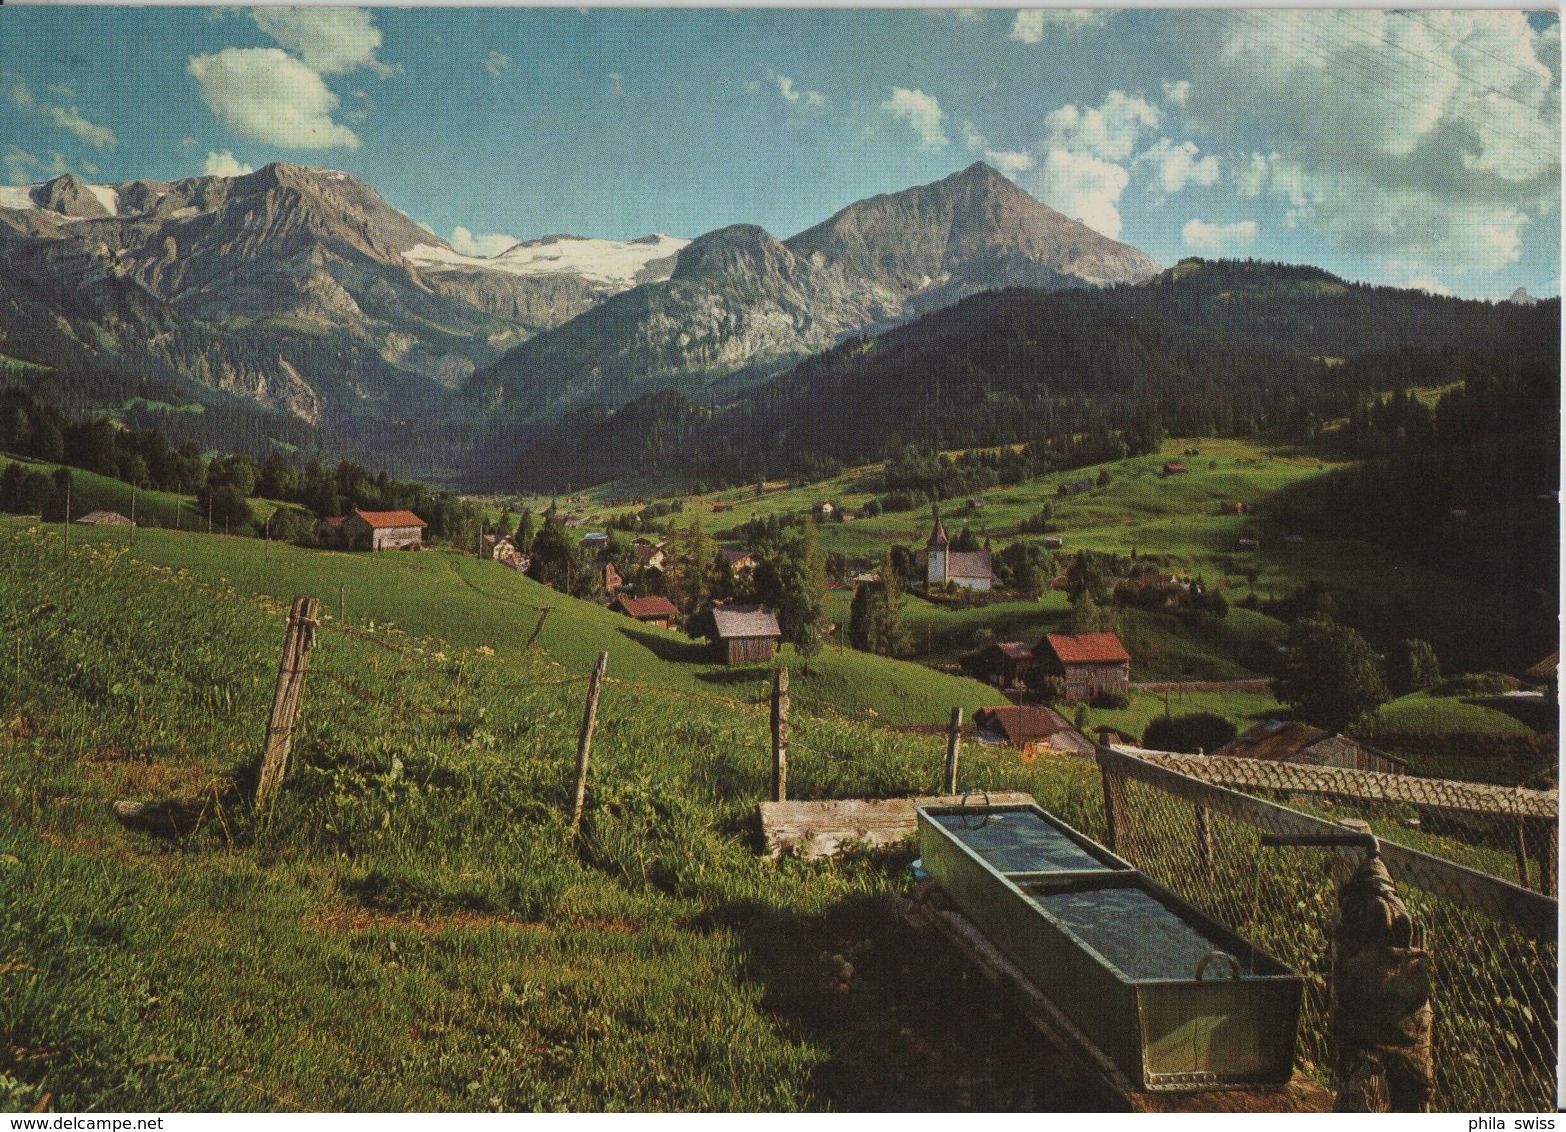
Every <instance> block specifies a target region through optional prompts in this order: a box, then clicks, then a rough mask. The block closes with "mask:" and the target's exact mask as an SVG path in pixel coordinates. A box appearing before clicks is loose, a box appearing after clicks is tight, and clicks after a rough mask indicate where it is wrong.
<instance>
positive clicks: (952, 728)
mask: <svg viewBox="0 0 1566 1132" xmlns="http://www.w3.org/2000/svg"><path fill="white" fill-rule="evenodd" d="M961 753H962V708H960V707H954V708H952V721H951V723H950V724H949V725H948V726H947V728H946V776H945V777H944V778H943V779H942V780H941V790H942V792H943V793H946V794H955V793H957V757H958V756H959V755H960V754H961Z"/></svg>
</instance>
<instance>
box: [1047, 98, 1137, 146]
mask: <svg viewBox="0 0 1566 1132" xmlns="http://www.w3.org/2000/svg"><path fill="white" fill-rule="evenodd" d="M1162 120H1163V114H1162V112H1161V111H1160V110H1159V109H1158V107H1156V106H1154V105H1153V104H1152V103H1150V102H1148V101H1147V99H1145V98H1143V97H1142V96H1141V95H1139V94H1127V93H1126V92H1125V91H1123V90H1112V91H1110V92H1109V93H1108V94H1107V95H1105V96H1104V101H1103V103H1102V104H1101V105H1099V106H1096V107H1094V106H1086V107H1082V106H1077V105H1076V104H1075V103H1069V102H1068V103H1067V104H1066V105H1065V106H1062V107H1061V108H1060V109H1059V110H1054V111H1051V112H1050V113H1049V114H1048V115H1047V116H1046V117H1045V119H1044V128H1045V132H1046V135H1047V137H1048V144H1050V145H1051V146H1054V147H1056V148H1060V149H1071V150H1077V151H1086V152H1088V153H1091V154H1093V155H1094V156H1095V157H1101V158H1103V159H1104V160H1105V161H1124V160H1125V159H1126V158H1128V157H1130V156H1131V153H1132V151H1133V150H1134V149H1135V148H1136V144H1137V141H1138V139H1140V138H1141V136H1142V134H1143V133H1144V132H1145V131H1147V130H1153V129H1157V128H1158V124H1159V123H1160V122H1161V121H1162Z"/></svg>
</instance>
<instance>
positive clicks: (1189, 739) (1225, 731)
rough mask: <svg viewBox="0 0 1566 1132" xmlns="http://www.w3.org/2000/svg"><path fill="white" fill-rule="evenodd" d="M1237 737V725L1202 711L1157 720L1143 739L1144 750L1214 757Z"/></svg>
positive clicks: (1148, 728) (1150, 725)
mask: <svg viewBox="0 0 1566 1132" xmlns="http://www.w3.org/2000/svg"><path fill="white" fill-rule="evenodd" d="M1234 736H1235V728H1234V724H1232V723H1230V722H1229V721H1228V720H1227V719H1225V718H1224V717H1223V716H1221V715H1216V714H1214V713H1213V712H1210V711H1198V712H1192V713H1191V714H1189V715H1176V716H1160V717H1159V718H1158V719H1155V720H1153V721H1152V722H1151V723H1149V724H1148V725H1147V731H1146V732H1145V733H1144V734H1143V735H1142V746H1144V747H1146V748H1147V749H1148V750H1150V751H1179V752H1182V753H1184V754H1191V755H1194V754H1195V753H1196V752H1197V751H1206V752H1207V753H1208V754H1211V753H1212V752H1213V751H1216V750H1217V749H1218V748H1219V747H1221V746H1223V745H1224V744H1225V743H1227V742H1229V740H1231V739H1233V738H1234Z"/></svg>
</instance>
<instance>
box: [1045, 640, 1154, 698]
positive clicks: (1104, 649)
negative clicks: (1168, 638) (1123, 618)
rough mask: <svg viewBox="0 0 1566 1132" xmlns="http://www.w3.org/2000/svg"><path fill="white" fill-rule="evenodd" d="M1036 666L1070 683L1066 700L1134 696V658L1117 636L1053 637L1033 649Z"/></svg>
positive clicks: (1049, 674) (1067, 685)
mask: <svg viewBox="0 0 1566 1132" xmlns="http://www.w3.org/2000/svg"><path fill="white" fill-rule="evenodd" d="M1033 664H1034V667H1035V669H1036V670H1038V671H1040V672H1043V673H1044V674H1045V675H1046V676H1059V677H1061V678H1062V679H1063V680H1065V682H1066V698H1067V699H1069V700H1091V699H1093V698H1094V697H1095V696H1097V695H1098V694H1099V693H1100V692H1118V693H1120V694H1121V695H1122V696H1129V695H1130V694H1131V654H1130V653H1128V652H1127V651H1126V646H1125V645H1123V644H1121V643H1120V638H1119V637H1117V636H1115V634H1113V633H1076V634H1071V633H1049V634H1046V635H1045V636H1044V637H1043V638H1042V639H1041V640H1040V641H1039V643H1038V644H1036V645H1034V646H1033Z"/></svg>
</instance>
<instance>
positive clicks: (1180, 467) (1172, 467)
mask: <svg viewBox="0 0 1566 1132" xmlns="http://www.w3.org/2000/svg"><path fill="white" fill-rule="evenodd" d="M1162 470H1163V474H1164V475H1166V476H1183V475H1185V473H1186V472H1188V471H1190V470H1191V469H1190V468H1187V467H1186V466H1185V465H1184V464H1182V463H1181V462H1180V461H1179V460H1169V461H1166V462H1165V464H1164V466H1163V469H1162Z"/></svg>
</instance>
